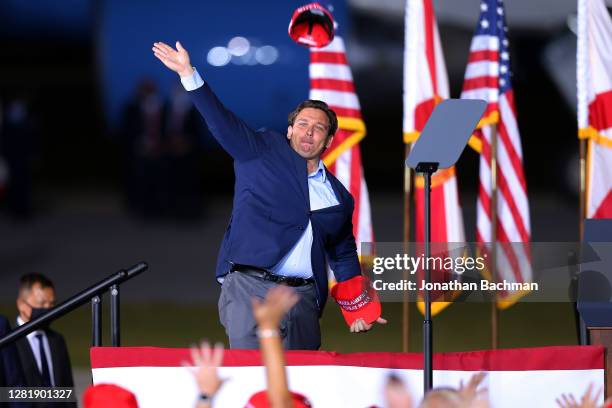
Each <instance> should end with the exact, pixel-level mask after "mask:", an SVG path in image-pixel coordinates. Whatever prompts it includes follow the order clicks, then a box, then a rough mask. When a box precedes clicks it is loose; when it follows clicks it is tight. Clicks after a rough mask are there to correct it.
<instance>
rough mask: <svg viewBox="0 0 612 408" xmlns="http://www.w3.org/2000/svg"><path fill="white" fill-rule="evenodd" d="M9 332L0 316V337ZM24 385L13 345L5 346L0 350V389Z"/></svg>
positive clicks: (7, 326)
mask: <svg viewBox="0 0 612 408" xmlns="http://www.w3.org/2000/svg"><path fill="white" fill-rule="evenodd" d="M10 332H11V326H10V324H9V321H8V319H7V318H6V317H4V316H2V315H0V337H4V335H6V334H8V333H10ZM25 385H26V381H25V377H24V373H23V369H22V367H21V364H20V362H19V355H18V354H17V348H16V347H15V343H10V344H7V345H6V346H4V347H2V348H1V349H0V387H24V386H25ZM0 405H1V404H0Z"/></svg>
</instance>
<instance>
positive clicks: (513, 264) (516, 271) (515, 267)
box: [497, 222, 523, 282]
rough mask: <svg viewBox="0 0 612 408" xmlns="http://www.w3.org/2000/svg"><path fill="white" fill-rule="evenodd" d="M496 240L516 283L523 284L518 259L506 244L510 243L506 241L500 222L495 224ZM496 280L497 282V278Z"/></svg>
mask: <svg viewBox="0 0 612 408" xmlns="http://www.w3.org/2000/svg"><path fill="white" fill-rule="evenodd" d="M497 240H498V241H499V242H501V243H502V245H501V246H502V249H503V250H504V253H505V254H506V258H507V259H508V262H509V263H510V268H511V269H512V274H513V275H514V279H515V280H516V282H523V276H522V275H521V268H520V266H519V263H518V259H517V258H516V254H515V253H514V249H513V248H512V246H511V245H508V244H507V243H508V242H510V241H509V240H508V235H507V234H506V231H505V230H504V226H503V225H502V224H501V222H498V223H497ZM497 279H498V280H499V276H498V277H497Z"/></svg>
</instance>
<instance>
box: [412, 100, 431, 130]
mask: <svg viewBox="0 0 612 408" xmlns="http://www.w3.org/2000/svg"><path fill="white" fill-rule="evenodd" d="M435 106H436V103H435V101H434V100H433V99H427V100H425V101H422V102H421V103H419V104H418V105H417V106H416V107H415V108H414V127H415V128H416V130H418V131H419V132H420V131H421V130H423V128H424V127H425V123H427V119H429V116H430V115H431V112H433V110H434V107H435Z"/></svg>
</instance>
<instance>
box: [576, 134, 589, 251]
mask: <svg viewBox="0 0 612 408" xmlns="http://www.w3.org/2000/svg"><path fill="white" fill-rule="evenodd" d="M578 142H579V143H580V220H579V225H578V233H579V238H580V241H582V239H583V238H584V219H585V218H586V213H587V212H586V200H587V197H586V193H587V192H586V181H587V179H586V178H587V175H586V173H587V168H586V166H587V163H586V149H587V146H586V143H587V139H578Z"/></svg>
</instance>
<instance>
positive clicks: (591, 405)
mask: <svg viewBox="0 0 612 408" xmlns="http://www.w3.org/2000/svg"><path fill="white" fill-rule="evenodd" d="M602 393H603V389H602V388H600V389H599V391H595V390H594V387H593V384H589V386H588V388H587V389H586V391H585V393H584V394H583V395H582V398H580V402H578V401H577V400H576V398H575V397H574V395H573V394H561V396H560V397H559V398H557V399H555V402H556V403H557V405H558V406H559V407H560V408H597V407H599V406H600V405H599V404H598V403H597V401H599V399H600V398H601V395H602ZM610 406H612V398H608V399H607V400H606V401H604V403H603V407H604V408H609V407H610Z"/></svg>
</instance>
